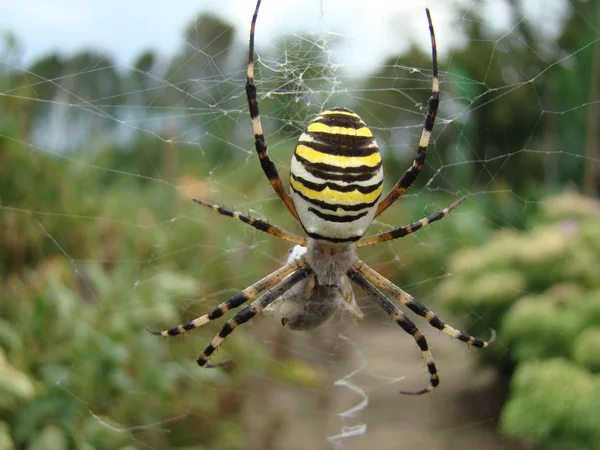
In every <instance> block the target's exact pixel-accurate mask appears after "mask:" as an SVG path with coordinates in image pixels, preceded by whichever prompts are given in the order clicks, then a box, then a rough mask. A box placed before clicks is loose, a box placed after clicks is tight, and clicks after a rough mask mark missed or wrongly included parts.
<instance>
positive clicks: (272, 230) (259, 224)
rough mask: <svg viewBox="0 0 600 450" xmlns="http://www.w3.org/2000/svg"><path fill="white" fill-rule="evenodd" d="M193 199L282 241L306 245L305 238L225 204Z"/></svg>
mask: <svg viewBox="0 0 600 450" xmlns="http://www.w3.org/2000/svg"><path fill="white" fill-rule="evenodd" d="M193 200H194V201H195V202H196V203H198V204H199V205H202V206H206V207H207V208H211V209H214V210H215V211H217V212H218V213H219V214H222V215H224V216H227V217H233V218H234V219H237V220H240V221H242V222H244V223H247V224H248V225H250V226H251V227H254V228H256V229H257V230H259V231H263V232H265V233H268V234H270V235H273V236H275V237H278V238H279V239H283V240H284V241H288V242H292V243H294V244H297V245H301V246H302V247H306V238H304V237H302V236H298V235H296V234H294V233H290V232H289V231H286V230H283V229H281V228H279V227H276V226H275V225H271V224H269V223H267V222H265V221H264V220H260V219H253V218H252V217H250V216H247V215H245V214H242V213H241V212H239V211H235V210H233V209H230V208H227V207H226V206H221V205H215V204H214V203H211V202H207V201H206V200H202V199H199V198H194V199H193Z"/></svg>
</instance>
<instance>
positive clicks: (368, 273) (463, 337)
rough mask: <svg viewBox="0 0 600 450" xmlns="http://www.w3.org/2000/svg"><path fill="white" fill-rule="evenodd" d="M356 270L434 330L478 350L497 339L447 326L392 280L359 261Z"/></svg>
mask: <svg viewBox="0 0 600 450" xmlns="http://www.w3.org/2000/svg"><path fill="white" fill-rule="evenodd" d="M354 269H355V270H357V271H358V272H359V273H360V274H361V275H363V276H364V277H365V278H366V279H367V280H368V281H369V283H371V284H373V286H375V287H377V288H379V289H381V290H382V291H384V292H389V293H390V294H392V296H393V297H395V298H396V299H397V300H398V301H400V303H402V304H403V305H405V306H406V307H407V308H408V309H410V310H411V311H412V312H414V313H415V314H418V315H419V316H421V317H423V318H425V320H427V322H429V325H431V326H432V327H433V328H437V329H438V330H440V331H443V332H444V333H446V334H448V335H450V336H452V337H454V338H456V339H458V340H459V341H462V342H466V343H467V344H469V345H472V346H473V347H477V348H485V347H487V346H488V345H490V344H491V343H492V342H494V340H495V339H496V331H494V330H492V336H491V338H490V339H489V340H488V341H483V340H481V339H478V338H475V337H473V336H470V335H468V334H466V333H463V332H462V331H460V330H457V329H455V328H452V327H451V326H450V325H446V324H445V323H444V322H442V321H441V320H440V318H439V317H438V316H436V315H435V314H434V313H433V312H432V311H430V310H429V309H427V307H426V306H425V305H423V303H421V302H419V301H418V300H416V299H415V298H414V297H413V296H412V295H410V294H408V293H407V292H405V291H403V290H402V289H400V288H399V287H398V286H396V285H395V284H394V283H392V282H391V281H390V280H388V279H387V278H385V277H384V276H382V275H380V274H379V273H377V272H376V271H375V270H373V269H372V268H370V267H369V266H367V265H366V264H365V263H364V262H362V261H360V260H357V261H356V262H355V263H354Z"/></svg>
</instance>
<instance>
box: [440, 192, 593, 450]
mask: <svg viewBox="0 0 600 450" xmlns="http://www.w3.org/2000/svg"><path fill="white" fill-rule="evenodd" d="M599 267H600V204H599V203H598V201H597V200H593V199H589V198H586V197H583V196H580V195H578V194H575V193H567V194H564V195H560V196H554V197H550V198H547V199H545V200H544V201H543V202H542V203H541V205H540V208H539V211H538V213H537V214H535V215H533V216H531V217H530V221H529V227H528V229H527V230H526V231H516V230H502V231H498V232H496V233H495V234H494V235H493V236H491V237H490V238H489V240H488V242H487V243H486V244H484V245H482V246H480V247H477V248H470V249H463V250H461V251H458V252H457V253H456V254H455V255H453V256H452V258H451V259H450V262H449V266H448V269H449V270H450V271H451V272H452V274H453V276H452V277H451V278H448V279H446V280H444V282H442V283H441V284H440V285H439V287H438V289H437V293H438V296H439V297H440V298H441V299H442V300H443V302H444V304H445V305H446V306H447V307H448V308H449V309H451V310H452V311H453V312H455V313H457V314H461V315H465V316H468V317H469V323H470V327H469V330H470V331H471V332H472V333H475V334H477V335H480V334H481V333H485V332H486V331H487V330H486V329H487V328H488V327H489V326H492V327H495V328H497V329H498V341H497V342H496V343H495V344H494V345H493V346H491V347H490V349H489V351H488V352H486V353H485V357H486V359H487V361H488V362H491V363H493V364H496V365H498V366H500V368H501V369H502V370H505V371H507V372H509V373H512V381H511V392H510V397H509V399H508V403H507V404H506V406H505V408H504V410H503V412H502V416H501V419H500V428H501V430H502V431H503V432H505V433H506V434H507V435H509V436H511V437H513V438H518V439H522V440H525V441H531V442H533V443H535V444H538V445H540V446H541V447H543V448H550V449H559V448H560V449H594V448H597V445H598V442H600V428H598V422H597V420H596V419H597V417H598V416H599V415H600V328H599V327H598V324H600V277H599V276H598V268H599Z"/></svg>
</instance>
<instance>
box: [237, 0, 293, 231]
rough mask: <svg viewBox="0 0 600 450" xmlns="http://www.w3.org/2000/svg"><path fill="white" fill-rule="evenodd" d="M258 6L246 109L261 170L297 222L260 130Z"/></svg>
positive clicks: (250, 52)
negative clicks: (256, 55)
mask: <svg viewBox="0 0 600 450" xmlns="http://www.w3.org/2000/svg"><path fill="white" fill-rule="evenodd" d="M259 7H260V0H258V1H257V2H256V9H255V10H254V15H253V16H252V23H251V25H250V45H249V50H248V77H247V79H246V96H247V97H248V109H249V111H250V118H251V119H252V131H253V133H254V145H255V147H256V153H258V159H259V160H260V165H261V167H262V169H263V172H264V173H265V175H266V176H267V178H268V179H269V182H270V183H271V186H273V189H275V192H276V193H277V196H278V197H279V199H280V200H281V201H282V203H283V204H284V205H285V207H286V208H287V210H288V211H289V212H290V214H291V215H292V216H294V218H295V219H296V220H297V221H298V222H299V221H300V219H299V218H298V212H297V211H296V207H295V206H294V202H293V201H292V199H291V198H290V196H289V194H288V193H287V191H286V190H285V188H284V187H283V183H282V181H281V178H280V177H279V173H278V172H277V168H276V167H275V164H274V163H273V161H271V158H269V154H268V153H267V144H266V141H265V136H264V134H263V131H262V125H261V123H260V114H259V112H258V99H257V98H256V86H255V85H254V29H255V28H256V18H257V17H258V9H259Z"/></svg>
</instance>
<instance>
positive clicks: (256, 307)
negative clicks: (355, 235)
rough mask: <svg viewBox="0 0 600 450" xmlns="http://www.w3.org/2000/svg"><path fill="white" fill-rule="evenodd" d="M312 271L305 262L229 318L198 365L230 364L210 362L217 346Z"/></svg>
mask: <svg viewBox="0 0 600 450" xmlns="http://www.w3.org/2000/svg"><path fill="white" fill-rule="evenodd" d="M310 273H312V269H311V268H310V267H309V266H308V265H306V264H305V265H304V266H302V267H300V268H299V269H297V270H296V271H295V272H294V273H292V274H291V275H289V276H288V277H286V278H285V279H284V280H282V281H281V282H280V283H279V284H278V285H276V286H275V287H273V288H271V289H270V290H269V291H267V292H266V293H265V294H264V295H263V296H262V297H260V298H259V299H258V300H255V301H254V302H252V303H251V304H250V305H248V306H246V307H245V308H244V309H242V310H241V311H240V312H238V313H237V314H236V315H235V317H234V318H233V319H231V320H228V321H227V322H226V323H225V325H223V328H222V329H221V331H220V332H219V334H218V335H216V336H215V337H214V338H213V340H212V341H211V342H210V344H208V347H206V349H205V350H204V353H202V355H201V356H200V357H199V358H198V360H197V362H198V365H199V366H200V367H206V368H213V367H219V366H222V365H224V364H228V361H225V362H220V363H216V364H212V363H210V362H208V358H210V355H212V354H213V353H214V351H215V350H216V349H217V348H219V346H220V345H221V344H222V343H223V341H224V340H225V338H226V337H227V336H228V335H229V334H230V333H231V332H232V331H233V330H234V329H235V328H236V327H237V326H238V325H241V324H243V323H245V322H248V321H249V320H250V319H252V318H253V317H254V316H255V315H256V314H258V313H259V312H261V311H262V310H263V309H264V308H266V307H267V306H269V305H270V304H271V303H273V301H275V300H277V298H279V297H281V295H282V294H284V293H285V292H286V291H288V290H289V289H290V288H291V287H292V286H294V285H295V284H296V283H298V282H299V281H301V280H303V279H304V278H306V277H307V276H308V275H309V274H310Z"/></svg>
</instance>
